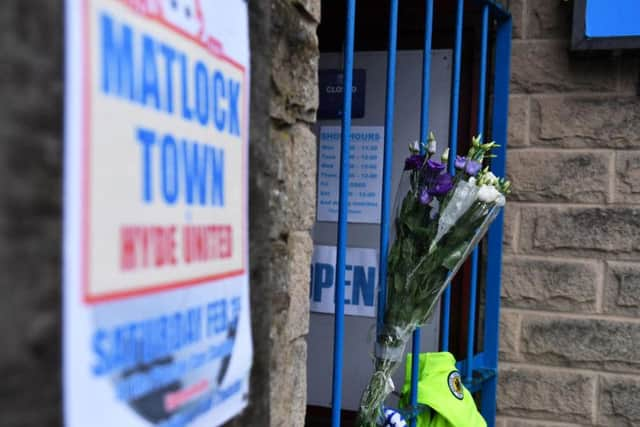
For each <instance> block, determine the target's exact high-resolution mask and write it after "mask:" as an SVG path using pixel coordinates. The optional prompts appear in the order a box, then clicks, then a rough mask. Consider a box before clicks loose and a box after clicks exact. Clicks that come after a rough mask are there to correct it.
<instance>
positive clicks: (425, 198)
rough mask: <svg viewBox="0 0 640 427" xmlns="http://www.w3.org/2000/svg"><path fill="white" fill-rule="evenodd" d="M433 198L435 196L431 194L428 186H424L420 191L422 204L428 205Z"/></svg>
mask: <svg viewBox="0 0 640 427" xmlns="http://www.w3.org/2000/svg"><path fill="white" fill-rule="evenodd" d="M431 200H433V196H432V195H431V194H429V190H428V189H427V188H423V189H422V191H421V192H420V204H422V205H428V204H429V203H431Z"/></svg>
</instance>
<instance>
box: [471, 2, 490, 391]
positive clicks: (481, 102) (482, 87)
mask: <svg viewBox="0 0 640 427" xmlns="http://www.w3.org/2000/svg"><path fill="white" fill-rule="evenodd" d="M481 25H482V28H481V34H480V81H479V82H478V135H483V134H484V117H485V102H486V87H487V50H488V44H489V43H488V40H489V6H488V5H484V6H483V7H482V22H481ZM470 288H471V289H470V290H469V319H468V322H467V361H468V363H467V364H466V366H465V380H466V381H467V382H469V383H470V382H471V380H472V378H473V351H474V348H473V347H474V346H473V344H474V338H475V333H476V298H477V292H478V248H476V249H474V250H473V254H472V255H471V283H470Z"/></svg>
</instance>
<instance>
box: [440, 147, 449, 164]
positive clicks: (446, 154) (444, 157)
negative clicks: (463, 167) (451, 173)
mask: <svg viewBox="0 0 640 427" xmlns="http://www.w3.org/2000/svg"><path fill="white" fill-rule="evenodd" d="M440 159H441V160H442V161H443V162H444V163H446V162H448V161H449V148H447V149H446V150H444V153H442V156H441V157H440Z"/></svg>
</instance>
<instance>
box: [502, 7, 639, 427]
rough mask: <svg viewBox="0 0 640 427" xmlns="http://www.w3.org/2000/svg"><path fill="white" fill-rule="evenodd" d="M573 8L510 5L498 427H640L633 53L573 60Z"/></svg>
mask: <svg viewBox="0 0 640 427" xmlns="http://www.w3.org/2000/svg"><path fill="white" fill-rule="evenodd" d="M572 3H573V2H566V1H562V0H513V1H511V10H512V13H513V14H514V16H513V24H514V33H513V38H514V44H513V49H512V75H511V89H512V95H511V97H510V111H509V120H510V123H509V134H508V137H509V142H508V149H509V152H508V165H507V171H508V174H509V177H510V178H511V179H512V181H513V185H514V192H513V194H512V195H511V196H510V197H509V203H508V207H507V210H506V212H505V229H504V240H503V249H504V253H505V255H506V256H505V257H504V258H503V260H504V266H503V287H502V306H503V307H505V308H506V309H505V311H504V312H503V313H502V316H501V325H502V329H501V340H502V341H501V344H500V358H501V360H502V361H506V362H510V363H509V366H511V367H513V369H514V370H515V371H517V374H516V380H513V381H510V380H506V381H505V374H504V371H505V370H503V375H502V382H501V384H502V385H501V389H500V390H501V393H500V395H499V397H498V406H499V410H500V411H499V414H500V415H501V416H503V417H502V418H501V421H503V424H504V427H526V426H528V427H538V426H545V427H546V426H548V427H552V426H555V427H571V426H574V427H578V426H592V425H593V426H595V425H597V426H632V425H633V426H635V425H640V421H639V419H638V418H639V417H638V406H640V402H638V398H637V396H638V394H639V390H638V387H639V386H638V384H639V383H640V361H639V358H638V345H639V344H638V343H639V342H640V324H638V322H637V317H638V315H640V243H638V242H640V206H639V204H640V186H639V184H638V182H640V102H638V97H637V94H638V90H640V86H638V73H639V72H640V58H639V57H638V56H637V55H635V54H627V53H626V52H621V53H620V54H619V55H612V54H610V53H609V52H605V53H589V54H588V55H581V54H575V53H571V52H570V51H569V38H570V34H571V12H572V9H573V5H572ZM580 205H583V206H580ZM560 257H563V258H560ZM553 312H555V314H554V313H553ZM625 317H628V318H629V320H628V321H625ZM515 324H517V325H518V327H517V328H515V327H514V325H515ZM514 330H516V331H518V332H519V333H518V334H517V335H516V334H515V333H514ZM531 364H534V365H535V366H531ZM576 369H590V370H597V373H596V371H593V372H594V373H593V374H589V373H588V372H589V371H584V370H580V371H576ZM585 372H587V373H586V374H585ZM600 372H601V373H600ZM617 372H624V373H625V376H624V377H617V376H615V375H614V374H615V373H617ZM597 376H599V378H596V377H597ZM598 382H599V384H598V385H596V383H598ZM505 384H506V385H505ZM505 390H509V391H508V392H507V393H506V392H505ZM558 405H560V406H558ZM562 405H565V406H562Z"/></svg>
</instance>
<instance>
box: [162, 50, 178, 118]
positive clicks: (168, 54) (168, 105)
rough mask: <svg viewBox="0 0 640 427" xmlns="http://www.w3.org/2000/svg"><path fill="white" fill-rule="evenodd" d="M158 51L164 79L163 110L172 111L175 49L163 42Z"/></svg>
mask: <svg viewBox="0 0 640 427" xmlns="http://www.w3.org/2000/svg"><path fill="white" fill-rule="evenodd" d="M160 53H162V56H164V70H165V78H166V79H167V81H166V88H165V90H166V92H167V93H166V102H165V110H166V111H167V113H170V114H171V113H173V61H174V60H175V59H176V51H175V50H174V49H173V48H172V47H171V46H167V45H165V44H161V45H160Z"/></svg>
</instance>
